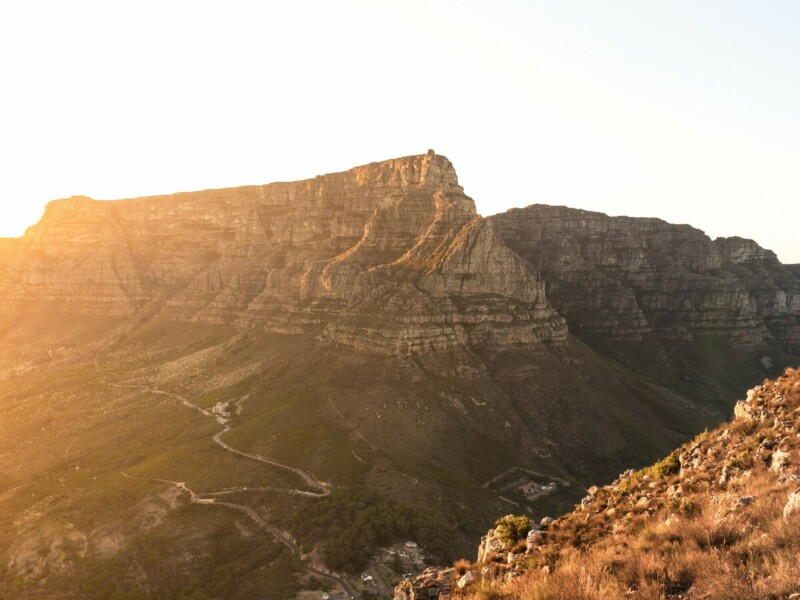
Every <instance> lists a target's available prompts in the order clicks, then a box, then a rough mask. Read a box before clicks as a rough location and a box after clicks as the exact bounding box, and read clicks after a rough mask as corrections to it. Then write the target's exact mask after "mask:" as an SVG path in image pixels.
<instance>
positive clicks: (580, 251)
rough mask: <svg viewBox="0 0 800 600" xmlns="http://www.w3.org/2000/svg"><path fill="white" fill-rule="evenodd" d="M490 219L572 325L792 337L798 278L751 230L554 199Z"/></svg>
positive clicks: (685, 334) (747, 338) (676, 337)
mask: <svg viewBox="0 0 800 600" xmlns="http://www.w3.org/2000/svg"><path fill="white" fill-rule="evenodd" d="M490 221H492V223H493V224H494V225H495V228H496V230H497V232H498V234H499V236H500V237H501V238H502V239H503V241H504V242H505V243H506V245H507V246H508V247H510V248H512V249H513V250H515V251H516V252H517V253H519V254H520V255H521V256H523V257H525V258H526V259H527V260H528V261H529V262H530V263H531V264H532V265H533V266H534V267H535V268H536V269H538V270H539V271H540V272H541V274H542V276H543V278H544V279H545V281H546V285H547V295H548V298H549V299H550V301H551V302H552V304H553V306H554V307H555V308H556V309H557V310H558V311H559V313H560V314H562V315H564V317H566V319H567V323H568V324H569V326H570V329H572V330H573V331H575V332H577V333H578V334H579V335H580V334H581V333H587V334H599V335H602V336H607V337H610V338H616V339H622V340H628V341H638V340H642V339H644V338H646V337H648V336H655V337H657V338H660V339H664V340H673V341H692V340H694V339H696V338H698V337H702V336H724V337H726V338H729V339H732V340H733V341H734V343H735V344H737V345H741V346H758V345H760V344H763V343H764V342H765V341H766V340H769V339H775V340H779V341H783V342H796V341H798V340H800V279H798V278H797V277H796V275H795V274H794V273H793V271H792V270H791V269H789V268H786V267H784V266H783V265H781V263H780V262H779V261H778V259H777V258H776V256H775V255H774V254H773V253H772V252H770V251H769V250H765V249H763V248H761V247H759V246H758V245H757V244H756V243H755V242H753V241H751V240H745V239H741V238H723V239H717V240H711V239H710V238H709V237H708V236H706V235H705V234H704V233H703V232H702V231H700V230H698V229H694V228H693V227H690V226H688V225H672V224H670V223H666V222H665V221H661V220H659V219H641V218H630V217H609V216H607V215H604V214H602V213H596V212H590V211H585V210H577V209H571V208H566V207H559V206H544V205H533V206H529V207H527V208H523V209H512V210H510V211H508V212H506V213H503V214H500V215H496V216H494V217H491V218H490Z"/></svg>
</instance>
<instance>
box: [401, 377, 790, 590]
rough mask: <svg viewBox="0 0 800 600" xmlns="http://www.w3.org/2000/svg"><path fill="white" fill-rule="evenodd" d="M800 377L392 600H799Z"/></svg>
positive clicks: (495, 533) (766, 387)
mask: <svg viewBox="0 0 800 600" xmlns="http://www.w3.org/2000/svg"><path fill="white" fill-rule="evenodd" d="M798 552H800V371H798V370H793V369H789V370H787V372H786V373H785V374H784V375H783V376H781V377H779V378H778V379H776V380H774V381H765V382H764V383H763V385H760V386H757V387H755V388H753V389H751V390H750V391H748V393H747V399H746V400H742V401H740V402H738V403H737V404H736V407H735V418H734V420H733V421H731V422H730V423H726V424H724V425H722V426H720V427H719V428H717V429H715V430H713V431H706V432H704V433H702V434H700V435H699V436H697V437H696V438H695V439H694V440H692V441H691V442H688V443H686V444H684V445H683V446H681V447H680V448H678V449H677V450H675V451H674V452H673V453H672V454H670V455H669V456H668V457H666V458H665V459H664V460H662V461H660V462H659V463H657V464H655V465H653V466H651V467H649V468H645V469H642V470H640V471H626V472H625V473H623V474H622V475H621V476H620V477H619V478H618V479H617V480H616V481H614V482H613V483H611V484H610V485H606V486H603V487H599V488H598V487H592V488H590V489H589V494H588V496H586V497H585V498H584V499H583V500H582V501H581V503H580V504H579V505H578V506H576V508H575V511H574V512H572V513H569V514H566V515H564V516H562V517H560V518H558V519H556V520H552V519H549V518H545V519H543V520H542V522H541V524H540V525H535V524H530V523H527V524H526V527H525V529H524V530H521V531H520V532H519V535H518V536H517V537H516V539H513V540H510V541H509V540H508V539H505V540H504V539H502V536H501V535H500V531H499V528H498V529H497V530H490V531H489V532H488V534H487V535H486V536H485V537H484V538H483V539H482V541H481V546H480V548H479V550H478V553H477V554H478V559H477V561H476V562H475V563H468V562H466V561H461V562H460V563H458V564H457V566H456V568H455V569H444V570H442V569H430V570H428V571H426V572H425V573H424V574H423V575H421V576H420V577H418V578H416V579H415V580H413V581H412V580H407V581H404V582H403V583H402V584H401V585H400V586H399V587H398V588H397V589H396V592H395V600H416V599H421V598H426V599H445V598H451V599H452V598H475V599H477V598H509V599H511V598H514V599H534V598H564V599H567V598H586V599H590V598H597V599H601V598H603V599H605V598H609V599H610V598H623V597H625V598H708V599H715V598H737V599H744V598H795V597H797V595H798V594H800V563H798V560H797V556H798Z"/></svg>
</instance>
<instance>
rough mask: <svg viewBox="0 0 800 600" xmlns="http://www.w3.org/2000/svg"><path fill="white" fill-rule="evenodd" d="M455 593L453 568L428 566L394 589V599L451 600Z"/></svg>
mask: <svg viewBox="0 0 800 600" xmlns="http://www.w3.org/2000/svg"><path fill="white" fill-rule="evenodd" d="M452 593H453V569H436V568H433V567H431V568H428V569H425V571H423V572H422V574H420V575H418V576H417V577H416V578H414V579H413V580H411V579H406V580H404V581H402V582H401V583H400V585H398V586H397V587H396V588H395V590H394V600H449V599H450V598H451V596H452Z"/></svg>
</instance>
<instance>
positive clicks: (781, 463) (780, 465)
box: [769, 450, 789, 471]
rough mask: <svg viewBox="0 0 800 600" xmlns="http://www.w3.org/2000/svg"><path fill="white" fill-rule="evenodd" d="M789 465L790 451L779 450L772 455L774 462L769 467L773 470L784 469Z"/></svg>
mask: <svg viewBox="0 0 800 600" xmlns="http://www.w3.org/2000/svg"><path fill="white" fill-rule="evenodd" d="M788 466H789V453H788V452H785V451H783V450H778V451H777V452H775V453H774V454H773V455H772V462H771V463H770V466H769V468H770V469H771V470H773V471H782V470H784V469H785V468H786V467H788Z"/></svg>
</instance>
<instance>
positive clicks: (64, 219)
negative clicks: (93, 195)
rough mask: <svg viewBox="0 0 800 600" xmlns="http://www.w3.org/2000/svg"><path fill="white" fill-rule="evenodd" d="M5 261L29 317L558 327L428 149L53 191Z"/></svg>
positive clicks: (478, 335) (8, 281) (484, 338)
mask: <svg viewBox="0 0 800 600" xmlns="http://www.w3.org/2000/svg"><path fill="white" fill-rule="evenodd" d="M0 269H2V271H1V272H0V296H1V297H2V301H0V302H2V305H3V306H4V308H5V310H7V311H8V310H13V311H21V312H24V313H26V314H31V313H37V312H51V313H52V312H56V313H65V312H68V313H70V314H73V313H81V314H87V315H104V316H114V317H125V316H129V315H132V314H134V313H136V312H137V311H139V310H142V309H143V308H145V307H148V305H151V304H152V303H157V304H158V305H159V306H158V310H159V311H160V312H161V313H163V314H166V315H168V316H169V317H170V318H172V319H175V320H181V321H195V322H211V323H229V322H234V323H236V324H238V325H241V326H249V325H264V326H266V327H267V328H268V329H270V330H274V331H283V332H299V331H303V330H306V329H308V327H309V326H312V327H313V326H318V325H323V326H327V327H326V329H325V332H324V335H325V336H326V337H327V338H328V339H330V340H332V341H336V342H340V343H345V344H350V345H354V346H357V347H364V348H366V347H369V348H372V349H379V350H382V351H389V352H405V351H409V350H420V349H446V348H448V347H451V346H453V345H456V344H467V345H474V344H482V345H487V344H488V345H497V344H500V345H502V344H505V343H529V342H533V341H544V340H547V341H556V342H558V341H563V340H564V339H565V337H566V328H565V326H564V322H563V319H561V318H560V317H559V316H558V315H557V314H556V313H555V311H554V310H553V309H552V307H551V306H550V305H549V303H548V302H547V299H546V298H545V296H544V287H543V283H542V282H541V281H540V280H539V278H538V276H537V274H536V272H535V270H534V269H532V268H531V267H530V265H529V264H528V263H527V262H526V261H525V260H523V259H522V258H520V257H519V256H518V255H517V254H516V253H514V252H512V251H510V250H509V249H508V248H507V247H506V246H505V245H504V244H503V243H502V242H501V241H500V240H499V239H498V238H497V236H496V235H495V233H494V231H493V229H492V227H491V225H490V224H488V223H487V222H486V221H485V220H483V219H481V218H480V217H479V216H478V215H477V213H476V212H475V205H474V203H473V201H472V200H471V199H470V198H469V197H467V196H466V195H464V193H463V190H462V188H461V186H459V185H458V180H457V178H456V174H455V170H454V169H453V166H452V165H451V164H450V162H449V161H448V160H447V159H446V158H444V157H443V156H437V155H435V154H433V153H429V154H427V155H421V156H412V157H407V158H401V159H397V160H390V161H385V162H381V163H373V164H370V165H366V166H363V167H358V168H355V169H352V170H350V171H346V172H343V173H335V174H331V175H323V176H320V177H316V178H314V179H310V180H307V181H300V182H295V183H275V184H271V185H264V186H251V187H242V188H233V189H223V190H211V191H205V192H194V193H185V194H176V195H174V196H158V197H150V198H138V199H133V200H120V201H113V202H96V201H93V200H91V199H89V198H83V197H80V198H70V199H66V200H57V201H55V202H52V203H50V204H49V205H48V207H47V210H46V212H45V215H44V217H43V218H42V220H41V222H40V223H38V224H37V225H35V226H34V227H32V228H31V229H30V230H29V231H28V233H27V235H26V236H25V237H24V238H22V239H21V240H19V242H17V243H16V244H15V248H14V249H13V251H12V256H11V257H10V258H7V259H6V261H5V265H3V263H2V262H0ZM149 308H150V309H151V310H152V306H150V307H149Z"/></svg>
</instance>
